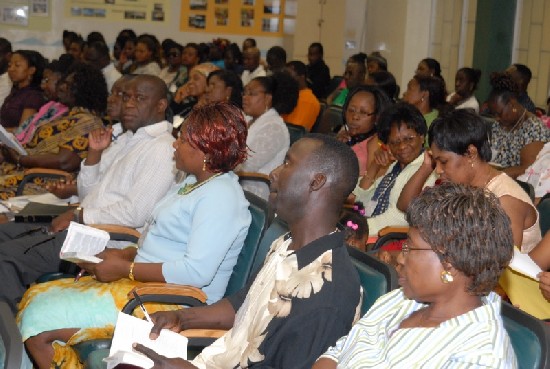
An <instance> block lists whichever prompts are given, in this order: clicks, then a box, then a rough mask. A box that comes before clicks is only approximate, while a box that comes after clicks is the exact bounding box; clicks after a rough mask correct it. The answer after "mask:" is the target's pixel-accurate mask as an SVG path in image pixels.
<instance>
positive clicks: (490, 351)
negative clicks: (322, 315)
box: [321, 289, 517, 368]
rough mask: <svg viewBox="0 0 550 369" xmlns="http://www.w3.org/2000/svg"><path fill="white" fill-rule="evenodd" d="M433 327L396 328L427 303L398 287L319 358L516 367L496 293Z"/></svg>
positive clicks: (356, 364) (343, 363)
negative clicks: (415, 299) (466, 311)
mask: <svg viewBox="0 0 550 369" xmlns="http://www.w3.org/2000/svg"><path fill="white" fill-rule="evenodd" d="M482 300H483V303H484V305H483V306H481V307H479V308H477V309H474V310H471V311H469V312H468V313H465V314H462V315H460V316H457V317H455V318H452V319H449V320H447V321H445V322H443V323H441V325H439V326H438V327H435V328H405V329H399V324H400V323H401V321H403V320H404V319H405V318H407V317H408V316H409V315H410V314H411V313H413V312H414V311H416V310H419V309H421V308H422V307H424V306H426V305H424V304H421V303H419V302H416V301H414V300H409V299H407V298H406V297H405V296H404V295H403V292H402V289H399V290H395V291H392V292H390V293H388V294H386V295H384V296H382V297H380V298H379V299H378V300H377V301H376V303H375V304H374V305H373V306H372V308H371V309H370V310H369V311H368V312H367V313H366V314H365V316H363V318H361V319H360V320H359V321H358V322H357V323H356V324H355V325H354V326H353V328H352V329H351V331H350V332H349V334H348V335H347V336H344V337H342V338H340V339H339V340H338V341H337V342H336V345H335V346H334V347H331V348H329V349H328V351H327V352H325V353H324V354H323V355H322V356H321V357H322V358H328V359H331V360H334V361H336V362H337V363H338V368H517V360H516V356H515V354H514V350H513V348H512V344H511V342H510V338H509V337H508V333H507V332H506V330H505V328H504V326H503V322H502V317H501V315H500V297H499V296H498V295H497V294H495V293H494V292H491V293H490V294H489V295H488V296H487V297H483V298H482Z"/></svg>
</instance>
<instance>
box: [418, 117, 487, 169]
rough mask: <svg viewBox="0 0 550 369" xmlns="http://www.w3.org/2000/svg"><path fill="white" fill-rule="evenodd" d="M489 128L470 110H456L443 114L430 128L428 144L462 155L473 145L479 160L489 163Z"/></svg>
mask: <svg viewBox="0 0 550 369" xmlns="http://www.w3.org/2000/svg"><path fill="white" fill-rule="evenodd" d="M489 130H490V128H489V125H488V124H487V123H485V121H484V120H483V118H481V117H480V116H479V115H477V114H476V113H475V112H474V111H470V109H456V110H453V111H451V112H449V113H448V114H445V115H443V116H441V117H439V118H437V119H436V120H434V121H433V123H432V124H431V126H430V129H429V131H428V144H429V145H431V144H432V143H435V144H436V145H437V147H439V148H440V149H441V150H445V151H450V152H454V153H455V154H457V155H464V154H466V153H467V151H468V146H470V145H474V146H475V147H476V149H477V152H478V153H479V157H480V159H481V160H483V161H485V162H489V161H491V156H492V152H491V144H490V143H489V135H490V131H489Z"/></svg>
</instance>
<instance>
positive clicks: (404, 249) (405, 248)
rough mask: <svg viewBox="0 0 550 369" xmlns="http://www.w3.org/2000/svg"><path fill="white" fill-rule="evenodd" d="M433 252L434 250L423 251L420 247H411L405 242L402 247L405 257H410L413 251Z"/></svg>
mask: <svg viewBox="0 0 550 369" xmlns="http://www.w3.org/2000/svg"><path fill="white" fill-rule="evenodd" d="M415 250H416V251H432V249H421V248H419V247H410V246H409V242H407V241H405V242H403V246H402V247H401V252H402V253H403V256H407V255H409V252H411V251H415Z"/></svg>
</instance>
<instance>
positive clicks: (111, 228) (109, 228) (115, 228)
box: [91, 224, 141, 238]
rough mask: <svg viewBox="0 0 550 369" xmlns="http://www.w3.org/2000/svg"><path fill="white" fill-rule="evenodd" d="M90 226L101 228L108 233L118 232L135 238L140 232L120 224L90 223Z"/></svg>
mask: <svg viewBox="0 0 550 369" xmlns="http://www.w3.org/2000/svg"><path fill="white" fill-rule="evenodd" d="M91 227H94V228H97V229H101V230H103V231H105V232H109V233H120V234H128V235H130V236H134V237H136V238H140V237H141V233H139V232H138V231H136V230H135V229H134V228H130V227H125V226H121V225H116V224H92V225H91Z"/></svg>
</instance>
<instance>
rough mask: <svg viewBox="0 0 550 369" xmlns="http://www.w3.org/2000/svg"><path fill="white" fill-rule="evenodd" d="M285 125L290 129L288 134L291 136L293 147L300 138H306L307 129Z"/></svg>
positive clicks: (290, 124) (294, 125) (289, 124)
mask: <svg viewBox="0 0 550 369" xmlns="http://www.w3.org/2000/svg"><path fill="white" fill-rule="evenodd" d="M285 124H286V128H287V129H288V134H289V136H290V146H292V144H293V143H294V142H296V141H298V140H299V139H300V138H302V137H304V136H305V135H306V133H307V130H306V128H305V127H302V126H299V125H296V124H292V123H286V122H285Z"/></svg>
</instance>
